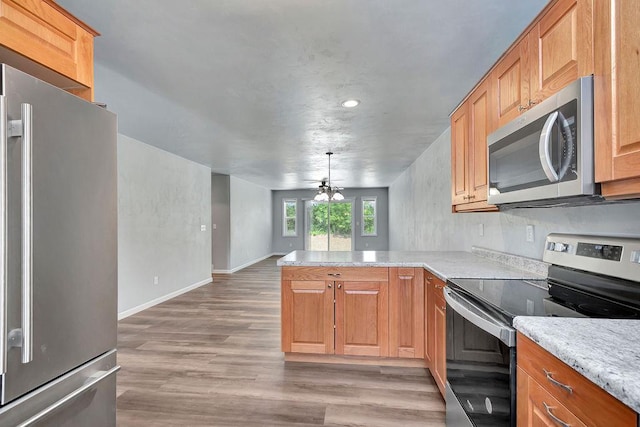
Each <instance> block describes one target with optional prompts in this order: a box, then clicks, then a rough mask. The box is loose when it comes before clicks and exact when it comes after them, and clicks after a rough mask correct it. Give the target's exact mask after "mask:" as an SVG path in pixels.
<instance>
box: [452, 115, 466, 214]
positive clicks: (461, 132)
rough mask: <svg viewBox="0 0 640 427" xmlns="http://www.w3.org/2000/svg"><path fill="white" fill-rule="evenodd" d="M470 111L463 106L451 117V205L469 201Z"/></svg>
mask: <svg viewBox="0 0 640 427" xmlns="http://www.w3.org/2000/svg"><path fill="white" fill-rule="evenodd" d="M468 150H469V109H468V103H467V102H465V103H464V104H462V105H461V106H460V107H459V108H458V109H457V110H456V111H455V112H454V113H453V115H452V116H451V203H452V204H453V205H459V204H462V203H467V202H468V199H469V177H468V173H469V172H468V170H469V167H468V159H469V153H468Z"/></svg>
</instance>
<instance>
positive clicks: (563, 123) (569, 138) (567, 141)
mask: <svg viewBox="0 0 640 427" xmlns="http://www.w3.org/2000/svg"><path fill="white" fill-rule="evenodd" d="M558 125H559V126H560V127H561V128H562V135H563V137H564V145H565V150H566V155H565V158H564V160H563V161H562V165H560V170H559V171H558V176H559V179H562V178H564V176H565V175H566V174H567V172H568V171H569V167H570V166H571V160H572V159H573V145H574V144H573V135H572V134H571V127H570V125H569V121H568V120H567V119H566V118H565V116H564V114H562V113H560V112H559V113H558Z"/></svg>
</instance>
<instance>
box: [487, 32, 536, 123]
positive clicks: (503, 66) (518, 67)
mask: <svg viewBox="0 0 640 427" xmlns="http://www.w3.org/2000/svg"><path fill="white" fill-rule="evenodd" d="M492 76H493V77H492V82H493V87H494V91H495V94H496V96H497V105H496V108H497V121H498V125H497V127H500V126H504V125H506V124H507V123H509V122H510V121H511V120H513V119H514V118H515V117H517V116H518V115H519V114H520V113H521V111H520V107H521V106H522V107H525V106H527V105H528V103H529V41H528V38H527V37H525V38H524V39H523V40H522V41H520V42H519V43H518V44H517V45H516V46H515V47H514V48H513V50H511V52H509V53H508V54H507V55H506V56H505V57H504V58H502V60H500V62H498V64H497V65H496V68H495V70H494V71H493V74H492Z"/></svg>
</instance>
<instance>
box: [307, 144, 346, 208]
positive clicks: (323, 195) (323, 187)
mask: <svg viewBox="0 0 640 427" xmlns="http://www.w3.org/2000/svg"><path fill="white" fill-rule="evenodd" d="M326 154H327V156H329V177H328V178H327V179H324V178H323V179H322V180H321V181H320V185H319V186H318V191H317V193H316V195H315V196H314V197H313V200H314V201H316V202H328V201H330V200H331V201H340V200H344V196H343V195H342V193H341V192H340V190H342V188H339V187H337V186H336V187H332V186H331V155H332V154H333V153H332V152H331V151H328V152H327V153H326Z"/></svg>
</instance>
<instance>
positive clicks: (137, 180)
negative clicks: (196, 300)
mask: <svg viewBox="0 0 640 427" xmlns="http://www.w3.org/2000/svg"><path fill="white" fill-rule="evenodd" d="M201 225H205V226H206V231H201V230H200V226H201ZM210 230H211V170H210V169H209V168H208V167H206V166H202V165H199V164H197V163H194V162H191V161H189V160H185V159H183V158H181V157H178V156H176V155H174V154H170V153H168V152H166V151H163V150H160V149H158V148H155V147H152V146H150V145H147V144H144V143H142V142H140V141H137V140H135V139H133V138H130V137H127V136H125V135H121V134H120V135H118V312H119V313H120V314H119V316H120V317H124V316H126V315H130V314H133V313H134V312H137V311H139V310H140V309H143V308H146V307H148V306H151V305H153V304H155V303H158V302H161V301H163V300H165V299H167V298H168V297H171V296H174V295H177V294H179V293H182V292H183V291H186V290H189V289H191V288H193V287H196V286H199V285H202V284H205V283H208V282H210V281H211V232H210ZM154 276H158V279H159V282H158V284H157V285H155V284H154V283H153V279H154Z"/></svg>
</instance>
